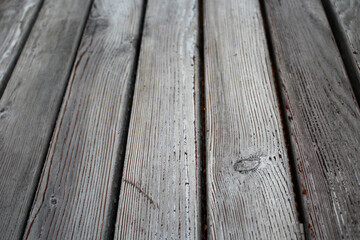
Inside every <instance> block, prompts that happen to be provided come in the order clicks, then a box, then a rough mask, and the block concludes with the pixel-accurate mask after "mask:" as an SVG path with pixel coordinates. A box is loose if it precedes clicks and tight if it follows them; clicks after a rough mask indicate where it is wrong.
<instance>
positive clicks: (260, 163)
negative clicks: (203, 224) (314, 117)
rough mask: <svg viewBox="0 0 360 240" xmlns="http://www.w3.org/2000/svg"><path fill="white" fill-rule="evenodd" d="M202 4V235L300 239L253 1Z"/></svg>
mask: <svg viewBox="0 0 360 240" xmlns="http://www.w3.org/2000/svg"><path fill="white" fill-rule="evenodd" d="M204 9H205V20H204V22H205V95H206V129H207V144H206V149H207V150H206V152H207V155H206V156H207V189H208V190H207V191H208V193H207V199H208V224H209V230H208V234H209V236H210V238H214V239H300V238H301V234H300V228H299V221H298V218H297V211H296V205H295V199H294V192H293V186H292V182H291V176H290V170H289V159H288V156H287V151H286V146H285V143H284V136H283V131H282V124H281V118H280V114H279V106H278V103H277V99H276V91H275V88H274V78H273V74H272V67H271V63H270V57H269V53H268V50H267V49H268V48H267V44H266V38H265V31H264V28H263V20H262V16H261V11H260V5H259V2H258V1H257V0H250V1H249V0H242V1H238V0H232V1H227V2H226V4H225V3H224V2H219V1H216V0H212V1H205V7H204Z"/></svg>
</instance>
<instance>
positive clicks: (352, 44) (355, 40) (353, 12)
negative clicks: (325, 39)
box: [325, 0, 360, 91]
mask: <svg viewBox="0 0 360 240" xmlns="http://www.w3.org/2000/svg"><path fill="white" fill-rule="evenodd" d="M325 1H326V2H331V4H332V5H331V7H332V11H333V12H334V16H337V17H336V19H335V21H337V22H338V24H339V26H338V29H339V33H337V34H342V36H343V37H344V38H345V39H346V40H345V41H343V42H342V43H340V44H342V45H344V46H340V49H341V50H342V51H348V52H347V53H345V56H346V57H347V58H349V60H350V63H349V64H351V65H352V66H351V68H352V69H353V71H354V72H355V74H356V77H357V81H358V84H360V1H358V0H337V1H335V0H325ZM345 45H346V46H345ZM347 47H348V49H347ZM345 48H346V49H345ZM357 91H360V89H357Z"/></svg>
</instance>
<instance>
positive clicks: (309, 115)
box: [265, 0, 360, 239]
mask: <svg viewBox="0 0 360 240" xmlns="http://www.w3.org/2000/svg"><path fill="white" fill-rule="evenodd" d="M265 5H266V11H267V16H268V20H269V21H268V22H269V26H270V33H271V36H272V43H273V47H274V55H275V58H276V62H277V67H278V69H277V71H278V75H279V78H280V81H281V84H280V85H281V86H280V87H281V92H282V98H283V101H284V104H285V108H286V114H287V122H288V126H289V129H290V132H291V143H292V144H291V145H292V151H293V153H294V158H295V160H296V168H297V173H298V176H299V182H300V184H301V191H302V196H301V197H302V199H303V205H304V215H305V221H306V222H305V223H306V224H305V231H306V233H307V237H308V238H316V239H343V238H346V239H359V238H360V223H359V219H360V179H359V176H360V148H359V146H360V131H359V129H360V113H359V108H358V106H357V104H356V101H355V99H354V96H353V92H352V90H351V86H350V84H349V80H348V78H347V76H346V73H345V70H344V67H343V63H342V59H341V57H340V54H339V51H338V48H337V46H336V44H335V42H334V39H333V36H332V32H331V30H330V27H329V24H328V21H327V19H326V16H325V13H324V10H323V7H322V5H321V2H320V0H317V1H316V0H315V1H314V0H303V1H298V0H288V1H278V0H267V1H265Z"/></svg>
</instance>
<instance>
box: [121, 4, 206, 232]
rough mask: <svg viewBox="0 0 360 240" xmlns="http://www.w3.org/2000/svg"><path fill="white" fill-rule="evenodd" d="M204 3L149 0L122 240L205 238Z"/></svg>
mask: <svg viewBox="0 0 360 240" xmlns="http://www.w3.org/2000/svg"><path fill="white" fill-rule="evenodd" d="M197 43H198V3H197V1H196V0H149V1H148V4H147V10H146V16H145V25H144V32H143V39H142V45H141V52H140V60H139V67H138V72H137V79H136V86H135V95H134V102H133V108H132V113H131V121H130V128H129V137H128V144H127V148H126V157H125V165H124V172H123V176H122V181H121V192H120V198H119V210H118V216H117V223H116V232H115V238H116V239H198V238H200V231H201V225H200V224H201V216H200V201H199V200H200V196H201V192H200V189H199V187H200V179H199V177H200V169H201V163H200V153H199V152H200V150H198V149H199V148H198V145H199V142H200V141H199V132H198V131H199V112H200V111H199V110H200V109H199V101H198V99H199V92H198V90H199V70H198V68H199V57H198V55H199V54H198V52H199V51H198V49H197V47H196V45H197Z"/></svg>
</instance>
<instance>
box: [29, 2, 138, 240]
mask: <svg viewBox="0 0 360 240" xmlns="http://www.w3.org/2000/svg"><path fill="white" fill-rule="evenodd" d="M142 7H143V1H142V0H136V1H134V0H129V1H128V0H127V1H123V0H107V1H104V0H95V2H94V5H93V8H92V10H91V14H90V17H89V20H88V23H87V26H86V29H85V31H84V36H83V38H82V41H81V45H80V48H79V51H78V56H77V59H76V62H75V65H74V68H73V71H72V74H71V77H70V80H69V84H68V88H67V90H66V94H65V97H64V101H63V105H62V108H61V111H60V115H59V118H58V121H57V124H56V127H55V131H54V135H53V138H52V141H51V144H50V148H49V152H48V155H47V157H46V161H45V166H44V170H43V173H42V176H41V179H40V185H39V188H38V191H37V194H36V197H35V201H34V205H33V208H32V210H31V214H30V218H29V221H28V224H27V229H26V237H27V238H29V239H39V238H41V239H48V238H49V239H71V238H75V239H107V238H108V237H109V236H110V235H111V232H110V231H111V229H110V228H109V227H111V226H114V225H115V217H114V219H112V215H113V212H114V214H116V211H117V209H114V202H116V201H115V200H116V199H117V198H118V192H117V193H116V194H115V192H114V191H115V190H114V189H115V188H116V185H118V184H119V181H120V177H119V176H120V173H121V169H120V168H119V166H120V165H121V164H120V162H119V161H120V160H121V158H120V155H121V153H122V152H124V150H125V146H123V145H124V141H123V139H125V140H126V138H125V137H126V136H125V134H126V133H125V132H124V130H125V129H124V128H126V126H127V123H128V120H127V119H128V117H127V116H128V115H129V114H130V111H129V109H128V105H129V101H130V98H129V97H130V96H129V94H130V91H131V87H132V81H133V77H134V76H133V71H134V70H135V69H134V68H135V65H134V64H135V59H136V46H137V41H138V39H139V33H140V22H141V13H142ZM114 181H115V182H114ZM111 221H113V222H111ZM112 229H113V228H112Z"/></svg>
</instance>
